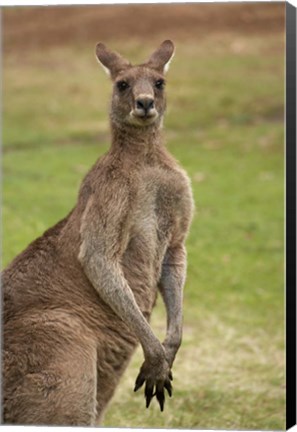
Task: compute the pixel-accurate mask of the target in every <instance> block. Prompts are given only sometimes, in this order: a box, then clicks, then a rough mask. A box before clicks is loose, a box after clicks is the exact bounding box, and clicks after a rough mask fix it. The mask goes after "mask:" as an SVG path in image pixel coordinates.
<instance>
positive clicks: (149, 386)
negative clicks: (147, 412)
mask: <svg viewBox="0 0 297 432" xmlns="http://www.w3.org/2000/svg"><path fill="white" fill-rule="evenodd" d="M153 392H154V384H153V383H152V382H151V381H147V382H146V384H145V389H144V395H145V398H146V407H147V408H148V407H149V406H150V403H151V400H152V398H153Z"/></svg>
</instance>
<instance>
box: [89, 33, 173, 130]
mask: <svg viewBox="0 0 297 432" xmlns="http://www.w3.org/2000/svg"><path fill="white" fill-rule="evenodd" d="M96 55H97V58H98V60H99V62H100V63H101V65H102V66H103V68H104V69H105V71H106V72H107V73H108V74H109V75H110V77H111V79H112V81H113V96H112V104H111V118H112V120H113V121H114V122H116V123H117V124H120V125H132V126H135V127H147V126H149V125H154V124H156V125H157V124H160V123H161V120H162V117H163V114H164V112H165V108H166V99H165V94H164V88H165V78H164V75H165V73H166V71H167V70H168V66H169V63H170V60H171V59H172V57H173V55H174V45H173V43H172V42H171V41H170V40H166V41H164V42H163V43H162V44H161V46H160V47H159V48H158V49H157V50H156V51H155V52H154V53H153V54H152V55H151V56H150V58H149V59H148V60H147V61H146V62H145V63H142V64H140V65H137V66H132V65H131V63H130V62H128V61H127V60H125V59H124V58H123V57H122V56H120V55H119V54H118V53H116V52H112V51H110V50H109V49H107V48H106V47H105V45H104V44H102V43H98V44H97V46H96Z"/></svg>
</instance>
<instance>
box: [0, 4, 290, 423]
mask: <svg viewBox="0 0 297 432" xmlns="http://www.w3.org/2000/svg"><path fill="white" fill-rule="evenodd" d="M284 8H285V5H284V4H283V3H273V4H272V3H270V4H269V3H266V4H265V3H262V4H261V3H254V4H252V3H249V4H244V3H243V4H240V3H237V4H220V5H216V4H203V3H202V4H187V5H186V4H184V5H138V6H136V5H134V6H133V5H129V6H128V5H127V6H97V7H42V8H32V7H26V8H9V9H8V8H7V9H5V10H4V11H3V107H4V112H3V163H2V164H3V202H2V204H3V254H2V260H3V265H4V266H5V265H6V264H8V263H9V262H10V261H11V259H12V258H13V257H14V256H15V255H16V254H18V253H19V252H21V251H22V250H23V249H24V248H25V247H26V246H27V245H28V243H29V242H30V241H32V240H33V239H35V238H36V237H37V236H39V235H41V234H42V233H43V231H44V230H45V229H46V228H47V227H49V226H50V225H53V224H54V223H56V222H57V221H58V220H59V219H61V218H62V217H64V215H65V214H67V213H68V212H69V211H70V209H71V208H72V207H73V206H74V204H75V200H76V196H77V191H78V187H79V184H80V181H81V180H82V178H83V176H84V175H85V173H86V172H87V171H88V169H89V168H90V167H91V165H92V164H93V163H94V161H95V160H96V159H97V158H98V156H100V155H102V154H103V153H104V152H106V151H107V149H108V145H109V123H108V115H107V113H108V109H109V96H110V93H111V84H110V82H109V80H108V78H107V77H106V76H105V74H104V72H103V71H102V69H101V68H100V67H99V66H98V65H97V63H96V60H95V56H94V47H95V44H96V43H97V42H98V41H100V40H101V41H103V42H104V43H106V44H107V45H109V46H110V47H111V48H112V49H115V50H118V51H119V52H121V53H122V54H123V55H124V56H126V57H127V58H129V60H131V61H132V62H134V63H137V62H138V61H139V62H142V61H143V60H144V59H145V58H146V57H148V56H149V54H150V53H151V52H152V51H153V50H154V49H155V48H156V46H158V44H159V43H161V42H162V40H163V39H165V38H171V39H172V40H174V42H175V44H176V55H175V58H174V60H173V62H172V64H171V69H170V71H169V73H168V85H167V94H168V112H167V117H166V121H165V136H166V140H167V143H168V148H169V150H170V151H171V152H172V153H173V154H174V155H175V156H176V158H177V159H178V160H179V161H180V162H181V164H182V165H183V167H184V168H185V169H186V170H187V172H188V173H189V175H190V177H191V180H192V184H193V191H194V197H195V203H196V213H195V217H194V221H193V225H192V228H191V232H190V235H189V238H188V241H187V249H188V261H189V264H188V276H187V283H186V287H185V299H184V340H183V344H182V347H181V349H180V351H179V353H178V356H177V359H176V362H175V365H174V370H173V373H174V382H173V386H174V394H173V398H172V399H171V400H168V401H167V402H166V407H165V411H164V413H160V412H159V411H158V408H157V404H156V403H153V404H152V406H151V407H150V409H149V410H146V409H145V403H144V399H143V396H142V395H141V394H139V393H137V394H134V393H133V384H134V380H135V377H136V375H137V373H138V369H139V367H140V365H141V363H142V353H141V351H140V350H138V351H137V353H136V355H135V356H134V357H133V359H132V362H131V364H130V366H129V368H128V369H127V371H126V373H125V375H124V377H123V379H122V381H121V383H120V385H119V388H118V390H117V393H116V395H115V397H114V399H113V401H112V403H111V404H110V407H109V410H108V412H107V414H106V418H105V423H104V426H113V427H150V428H196V429H198V428H203V429H206V428H210V429H220V428H221V429H262V430H264V429H270V430H271V429H273V430H276V429H284V420H285V399H284V395H285V393H284V392H285V381H284V268H283V267H284V229H283V226H284V122H283V115H284V97H283V93H284ZM165 323H166V318H165V313H164V308H163V305H162V302H161V300H160V299H159V301H158V304H157V308H156V310H155V312H154V314H153V319H152V326H153V328H154V330H155V332H156V334H157V335H158V336H159V337H163V336H164V330H165Z"/></svg>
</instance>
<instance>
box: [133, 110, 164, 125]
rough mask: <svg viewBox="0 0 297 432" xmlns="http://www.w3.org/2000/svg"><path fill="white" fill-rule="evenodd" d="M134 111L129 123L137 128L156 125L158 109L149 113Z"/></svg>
mask: <svg viewBox="0 0 297 432" xmlns="http://www.w3.org/2000/svg"><path fill="white" fill-rule="evenodd" d="M137 111H138V110H132V111H131V112H130V114H129V116H128V122H129V123H130V124H133V125H135V126H147V125H150V124H153V123H155V121H156V120H157V118H158V117H159V114H158V112H157V110H156V109H153V110H150V111H149V112H148V113H143V112H137Z"/></svg>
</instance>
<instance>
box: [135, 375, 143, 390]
mask: <svg viewBox="0 0 297 432" xmlns="http://www.w3.org/2000/svg"><path fill="white" fill-rule="evenodd" d="M144 381H145V378H144V377H143V375H142V373H141V372H140V374H139V375H138V377H137V378H136V381H135V387H134V391H135V392H136V391H137V390H138V389H140V387H141V386H142V385H143V383H144Z"/></svg>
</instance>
